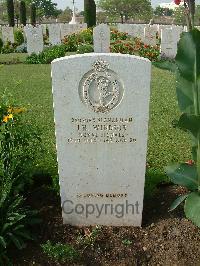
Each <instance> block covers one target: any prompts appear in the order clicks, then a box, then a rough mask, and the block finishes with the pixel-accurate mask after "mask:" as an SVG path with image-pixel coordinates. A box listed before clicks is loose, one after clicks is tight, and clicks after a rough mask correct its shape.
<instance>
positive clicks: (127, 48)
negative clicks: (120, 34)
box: [110, 40, 135, 55]
mask: <svg viewBox="0 0 200 266" xmlns="http://www.w3.org/2000/svg"><path fill="white" fill-rule="evenodd" d="M110 50H111V52H112V53H121V54H131V55H133V54H134V53H135V49H134V43H133V42H124V41H120V40H117V41H116V42H114V43H112V44H111V47H110Z"/></svg>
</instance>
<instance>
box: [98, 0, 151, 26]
mask: <svg viewBox="0 0 200 266" xmlns="http://www.w3.org/2000/svg"><path fill="white" fill-rule="evenodd" d="M98 6H99V8H100V9H101V10H103V11H105V12H106V13H107V15H108V16H109V18H110V19H118V18H119V17H121V18H122V19H123V17H125V20H126V21H127V20H128V19H129V18H134V19H145V20H149V19H150V18H151V16H152V7H151V2H150V1H149V0H139V1H138V0H99V2H98Z"/></svg>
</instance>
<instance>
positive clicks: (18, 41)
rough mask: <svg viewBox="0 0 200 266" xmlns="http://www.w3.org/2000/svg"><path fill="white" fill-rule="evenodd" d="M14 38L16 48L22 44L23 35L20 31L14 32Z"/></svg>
mask: <svg viewBox="0 0 200 266" xmlns="http://www.w3.org/2000/svg"><path fill="white" fill-rule="evenodd" d="M14 38H15V43H16V44H17V46H19V45H21V44H22V43H24V35H23V33H22V31H21V30H16V31H15V32H14Z"/></svg>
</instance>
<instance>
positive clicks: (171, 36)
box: [2, 24, 187, 58]
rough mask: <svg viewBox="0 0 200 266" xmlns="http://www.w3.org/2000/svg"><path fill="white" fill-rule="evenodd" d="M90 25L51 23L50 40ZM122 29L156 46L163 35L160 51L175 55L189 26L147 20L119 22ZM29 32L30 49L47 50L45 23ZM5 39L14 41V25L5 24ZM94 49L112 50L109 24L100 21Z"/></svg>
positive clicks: (28, 42)
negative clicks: (147, 23)
mask: <svg viewBox="0 0 200 266" xmlns="http://www.w3.org/2000/svg"><path fill="white" fill-rule="evenodd" d="M84 29H87V25H86V24H76V25H70V24H49V25H48V30H49V43H50V44H51V45H57V44H60V43H61V40H62V39H63V38H64V37H65V36H68V35H70V34H72V33H76V32H79V31H81V30H84ZM118 30H119V31H121V32H126V33H128V34H129V35H130V36H132V37H137V38H140V39H141V41H142V42H144V43H145V44H147V45H151V46H155V45H156V44H157V42H158V40H157V37H159V38H161V46H160V51H161V55H162V56H164V57H168V58H174V57H175V56H176V53H177V43H178V41H179V39H180V35H181V33H182V32H183V31H186V30H187V29H186V28H183V27H181V26H175V25H174V26H170V25H152V26H148V25H145V24H119V25H118ZM24 32H25V36H26V39H27V50H28V53H29V54H31V53H36V54H38V53H39V52H41V51H43V49H44V43H43V34H45V33H46V25H45V27H44V26H42V25H38V26H36V27H32V26H30V25H29V26H26V27H24ZM2 39H3V42H6V41H10V42H11V43H13V42H14V34H13V28H11V27H6V26H3V27H2ZM94 51H95V52H109V51H110V27H109V26H108V25H106V24H100V25H98V26H97V27H96V28H95V29H94Z"/></svg>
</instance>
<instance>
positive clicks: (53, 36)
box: [48, 24, 61, 45]
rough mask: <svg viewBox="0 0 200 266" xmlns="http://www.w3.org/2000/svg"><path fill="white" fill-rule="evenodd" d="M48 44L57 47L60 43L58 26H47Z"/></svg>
mask: <svg viewBox="0 0 200 266" xmlns="http://www.w3.org/2000/svg"><path fill="white" fill-rule="evenodd" d="M48 29H49V43H50V44H52V45H57V44H60V43H61V36H60V25H59V24H49V25H48Z"/></svg>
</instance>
